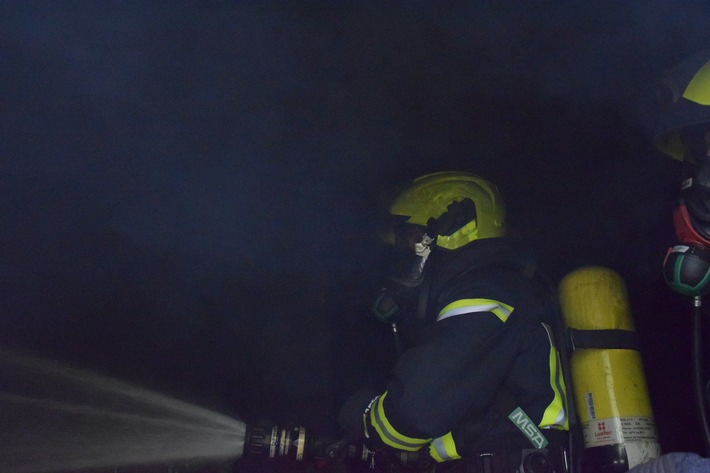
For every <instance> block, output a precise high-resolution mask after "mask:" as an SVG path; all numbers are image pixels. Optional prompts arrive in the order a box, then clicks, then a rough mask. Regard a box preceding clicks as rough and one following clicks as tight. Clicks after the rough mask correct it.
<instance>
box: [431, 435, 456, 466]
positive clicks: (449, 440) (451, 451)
mask: <svg viewBox="0 0 710 473" xmlns="http://www.w3.org/2000/svg"><path fill="white" fill-rule="evenodd" d="M429 455H431V457H432V458H433V459H434V460H436V461H437V462H446V461H449V460H458V459H459V458H461V455H459V453H458V452H457V451H456V442H454V437H453V435H451V432H449V433H448V434H446V435H444V436H443V437H438V438H435V439H434V440H432V442H431V444H430V445H429Z"/></svg>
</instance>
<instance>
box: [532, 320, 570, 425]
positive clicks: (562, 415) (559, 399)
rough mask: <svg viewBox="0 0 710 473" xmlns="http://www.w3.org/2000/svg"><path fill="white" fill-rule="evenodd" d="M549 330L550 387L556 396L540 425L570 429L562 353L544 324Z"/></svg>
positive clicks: (545, 325) (544, 325)
mask: <svg viewBox="0 0 710 473" xmlns="http://www.w3.org/2000/svg"><path fill="white" fill-rule="evenodd" d="M542 326H543V327H545V330H546V331H547V338H548V339H549V341H550V359H549V363H550V387H551V388H552V391H553V392H554V397H553V398H552V402H551V403H550V404H549V405H548V406H547V408H546V409H545V413H544V414H543V415H542V421H540V424H539V426H540V427H543V428H545V427H553V428H562V429H568V428H569V424H568V418H567V410H566V408H565V407H566V406H565V400H566V397H565V393H566V391H567V389H566V387H565V380H564V378H563V377H562V369H561V365H560V354H559V352H558V351H557V347H555V342H554V339H553V337H552V332H551V328H550V327H549V326H548V325H547V324H544V323H543V324H542Z"/></svg>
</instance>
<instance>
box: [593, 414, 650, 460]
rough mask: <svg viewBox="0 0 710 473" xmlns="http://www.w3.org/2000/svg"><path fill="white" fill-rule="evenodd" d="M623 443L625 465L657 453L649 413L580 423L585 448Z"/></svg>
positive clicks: (647, 458) (648, 458) (646, 458)
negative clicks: (641, 415) (626, 462)
mask: <svg viewBox="0 0 710 473" xmlns="http://www.w3.org/2000/svg"><path fill="white" fill-rule="evenodd" d="M616 444H623V445H624V448H625V450H626V457H627V461H628V464H629V469H631V468H633V467H635V466H637V465H640V464H642V463H646V462H649V461H651V460H653V459H654V458H658V457H659V456H660V455H661V448H660V446H659V445H658V440H657V437H656V426H655V424H654V423H653V420H652V419H651V418H649V417H612V418H609V419H595V420H592V421H590V422H587V423H586V424H584V446H585V448H592V447H603V446H606V445H616Z"/></svg>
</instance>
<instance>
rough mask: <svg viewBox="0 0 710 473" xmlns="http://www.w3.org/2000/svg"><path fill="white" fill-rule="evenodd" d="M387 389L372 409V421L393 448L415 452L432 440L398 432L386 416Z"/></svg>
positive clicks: (381, 436) (382, 438)
mask: <svg viewBox="0 0 710 473" xmlns="http://www.w3.org/2000/svg"><path fill="white" fill-rule="evenodd" d="M386 396H387V391H385V392H384V393H383V394H382V396H380V397H378V398H377V400H376V401H375V403H374V404H373V405H372V408H371V409H370V423H371V424H372V425H373V426H374V427H375V430H376V431H377V433H378V435H379V436H380V439H381V440H382V441H383V442H384V443H385V444H387V445H389V446H390V447H392V448H397V449H399V450H406V451H408V452H414V451H416V450H419V449H420V448H422V446H423V445H425V444H427V443H429V442H431V439H430V438H429V439H419V438H413V437H407V436H406V435H402V434H400V433H399V432H397V431H396V430H395V429H394V427H392V424H390V423H389V421H388V420H387V416H385V410H384V408H383V405H384V400H385V397H386Z"/></svg>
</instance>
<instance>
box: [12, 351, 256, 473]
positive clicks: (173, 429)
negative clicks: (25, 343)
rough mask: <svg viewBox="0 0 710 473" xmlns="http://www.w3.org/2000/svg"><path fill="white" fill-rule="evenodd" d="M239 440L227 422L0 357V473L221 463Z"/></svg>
mask: <svg viewBox="0 0 710 473" xmlns="http://www.w3.org/2000/svg"><path fill="white" fill-rule="evenodd" d="M244 434H245V425H244V423H243V422H241V421H239V420H236V419H233V418H231V417H229V416H226V415H223V414H220V413H217V412H214V411H211V410H208V409H204V408H201V407H198V406H195V405H192V404H189V403H185V402H182V401H179V400H176V399H173V398H171V397H169V396H165V395H162V394H158V393H156V392H153V391H150V390H147V389H142V388H139V387H136V386H133V385H130V384H128V383H124V382H120V381H116V380H113V379H109V378H106V377H103V376H99V375H97V374H95V373H91V372H87V371H81V370H77V369H74V368H70V367H66V366H62V365H60V364H57V363H54V362H50V361H47V360H41V359H37V358H33V357H29V356H26V355H21V354H17V353H14V352H11V351H8V350H3V349H0V471H2V472H5V473H25V472H52V471H75V470H82V469H98V468H112V467H122V466H131V465H152V464H171V463H174V462H180V461H202V462H227V461H230V460H234V459H236V458H238V457H240V456H241V454H242V451H243V448H244Z"/></svg>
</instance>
